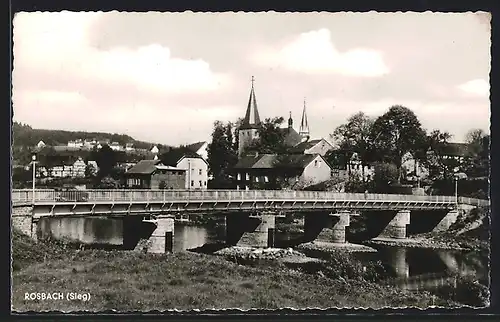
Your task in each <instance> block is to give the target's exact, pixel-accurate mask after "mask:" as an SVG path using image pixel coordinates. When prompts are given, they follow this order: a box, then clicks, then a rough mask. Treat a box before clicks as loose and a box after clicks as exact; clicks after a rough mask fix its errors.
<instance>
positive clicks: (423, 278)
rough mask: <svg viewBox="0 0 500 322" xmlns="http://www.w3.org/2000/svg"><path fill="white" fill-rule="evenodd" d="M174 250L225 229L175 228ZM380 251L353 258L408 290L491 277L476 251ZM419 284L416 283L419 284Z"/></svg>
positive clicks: (213, 238) (216, 238) (212, 238)
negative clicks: (453, 277)
mask: <svg viewBox="0 0 500 322" xmlns="http://www.w3.org/2000/svg"><path fill="white" fill-rule="evenodd" d="M293 238H297V236H295V234H287V233H286V234H277V235H276V241H280V242H283V241H287V240H290V239H293ZM174 239H175V240H174V251H176V252H179V251H185V250H188V249H192V248H196V247H200V246H203V245H204V244H207V243H217V242H221V241H223V240H224V228H223V227H220V228H218V229H215V228H207V227H200V226H186V225H182V224H176V225H175V234H174ZM373 247H374V248H376V249H377V252H373V253H354V254H353V256H354V257H353V259H354V260H359V261H361V262H364V263H369V262H373V261H381V262H382V264H383V265H384V266H385V267H386V270H387V272H388V277H395V278H397V279H398V280H399V281H401V286H403V287H406V288H410V289H412V288H415V287H416V288H426V287H428V286H430V287H432V286H433V285H439V284H440V283H446V282H449V279H450V277H449V274H448V273H454V274H458V275H460V276H474V277H475V278H476V279H478V280H480V281H485V280H486V279H487V277H488V271H487V270H488V264H487V261H488V259H487V257H486V256H483V255H480V254H478V253H476V252H472V253H471V252H469V253H464V252H463V251H457V250H434V249H426V248H403V247H390V246H381V245H377V246H373ZM415 283H416V284H415ZM485 283H486V282H485Z"/></svg>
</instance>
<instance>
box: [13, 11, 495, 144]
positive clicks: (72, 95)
mask: <svg viewBox="0 0 500 322" xmlns="http://www.w3.org/2000/svg"><path fill="white" fill-rule="evenodd" d="M13 35H14V36H13V37H14V47H13V54H14V66H13V74H12V83H13V88H12V91H13V98H12V101H13V113H14V114H13V120H14V121H18V122H22V123H27V124H29V125H31V126H32V127H34V128H44V129H61V130H83V131H102V132H111V133H120V134H128V135H131V136H132V137H134V138H135V139H138V140H144V141H149V142H155V143H162V144H171V145H177V144H186V143H192V142H197V141H209V140H210V135H211V132H212V129H213V123H214V121H216V120H221V121H235V120H237V119H238V118H240V117H243V116H244V114H245V110H246V105H247V102H248V96H249V91H250V86H251V81H250V80H251V77H252V76H254V77H255V93H256V97H257V105H258V109H259V112H260V117H261V119H265V118H268V117H275V116H283V117H284V118H285V119H286V118H288V115H289V112H291V113H292V117H293V119H294V126H295V128H296V129H297V130H298V127H299V124H300V116H301V113H302V108H303V105H304V100H305V102H306V106H307V114H308V119H309V125H310V132H311V137H313V138H320V137H324V138H328V136H329V134H330V133H332V132H333V130H334V129H335V128H336V127H337V126H339V125H341V124H343V123H345V121H346V119H347V118H348V117H349V116H351V115H353V114H355V113H356V112H359V111H362V112H365V113H366V114H367V115H370V116H373V117H378V116H380V115H382V114H383V113H384V112H386V111H387V110H388V109H389V108H390V107H391V106H392V105H395V104H399V105H403V106H406V107H408V108H410V109H411V110H413V111H414V112H415V114H416V115H417V116H418V118H419V120H420V121H421V123H422V126H423V127H424V128H425V129H427V130H429V131H430V130H432V129H440V130H443V131H448V132H450V133H451V134H452V135H453V139H454V140H455V141H458V142H460V141H463V140H464V137H465V134H466V132H467V131H468V130H470V129H472V128H480V129H483V130H484V131H486V132H489V126H490V100H489V90H490V89H489V72H490V16H489V14H487V13H456V14H455V13H430V12H428V13H376V12H369V13H272V12H271V13H191V12H185V13H155V12H149V13H124V12H116V11H115V12H107V13H103V12H98V13H85V12H82V13H79V12H78V13H77V12H68V11H63V12H58V13H45V12H30V13H18V14H16V16H15V17H14V21H13Z"/></svg>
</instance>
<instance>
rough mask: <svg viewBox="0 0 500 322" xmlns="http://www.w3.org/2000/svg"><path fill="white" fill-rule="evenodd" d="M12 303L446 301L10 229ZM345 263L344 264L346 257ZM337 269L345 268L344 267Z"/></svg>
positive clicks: (328, 277)
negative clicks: (78, 245) (53, 240)
mask: <svg viewBox="0 0 500 322" xmlns="http://www.w3.org/2000/svg"><path fill="white" fill-rule="evenodd" d="M13 249H14V252H13V263H14V266H16V267H17V268H16V270H14V272H13V287H12V290H13V295H12V303H13V309H14V310H15V311H38V312H39V311H64V312H68V311H106V310H117V311H149V310H159V311H163V310H169V309H178V310H193V309H200V310H203V309H228V308H239V309H252V308H257V309H279V308H287V307H288V308H302V309H305V308H335V307H337V308H344V307H351V308H352V307H364V308H366V307H369V308H383V307H406V306H410V307H420V308H426V307H428V306H429V305H449V304H450V303H451V302H450V301H445V300H440V299H439V298H437V297H435V296H432V295H431V294H430V293H427V292H421V293H410V292H406V291H400V290H397V289H394V288H391V287H388V286H387V287H386V286H381V285H378V284H376V283H373V282H369V281H366V280H365V279H363V278H350V277H349V276H344V277H345V278H340V277H341V276H339V274H338V272H334V268H330V270H326V269H325V274H317V273H311V272H309V273H308V272H306V270H301V269H290V268H288V267H286V266H284V265H280V264H275V265H273V266H272V267H248V266H242V265H238V264H236V263H232V262H228V261H226V260H224V259H223V258H219V257H216V256H210V255H202V254H193V253H177V254H170V255H152V254H142V253H135V252H125V251H102V250H81V251H77V250H71V249H68V248H64V247H62V246H61V245H59V244H43V243H38V244H33V243H32V242H31V241H30V240H29V239H27V237H24V236H22V235H21V234H20V233H18V232H14V235H13ZM344 266H345V264H344ZM342 270H343V271H348V270H349V269H348V268H346V267H343V268H342ZM26 292H63V293H65V292H79V293H89V294H90V296H91V299H90V301H87V302H82V301H66V300H60V301H36V300H35V301H28V300H24V294H25V293H26Z"/></svg>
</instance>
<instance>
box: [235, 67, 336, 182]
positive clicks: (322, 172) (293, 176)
mask: <svg viewBox="0 0 500 322" xmlns="http://www.w3.org/2000/svg"><path fill="white" fill-rule="evenodd" d="M260 126H261V119H260V115H259V110H258V108H257V99H256V95H255V88H254V78H253V77H252V87H251V89H250V97H249V99H248V105H247V109H246V113H245V117H244V119H243V122H242V124H241V126H240V128H239V130H238V163H237V164H236V165H235V166H234V168H233V172H234V175H235V185H236V189H246V190H249V189H277V188H280V187H282V186H283V185H285V186H289V187H292V188H293V187H294V186H297V185H300V186H303V187H305V186H307V185H313V184H317V183H320V182H323V181H327V180H329V179H330V178H331V172H332V169H331V167H330V165H329V164H328V162H326V160H325V159H324V155H325V154H326V153H327V152H328V151H329V150H330V149H332V148H333V147H332V145H331V144H330V143H329V142H328V141H326V140H325V139H316V140H311V139H310V133H309V124H308V120H307V114H306V103H305V100H304V106H303V110H302V119H301V123H300V127H299V131H298V132H297V131H296V130H295V129H294V127H293V119H292V113H291V112H290V114H289V118H288V126H287V127H286V128H281V129H280V130H281V131H283V132H284V133H283V134H284V142H285V145H286V146H288V147H289V152H288V154H287V155H277V154H260V155H259V154H258V153H255V152H253V153H246V152H245V149H246V148H247V147H248V146H249V145H250V144H251V143H252V141H253V140H258V139H259V128H260ZM283 181H286V182H287V183H286V184H284V183H283Z"/></svg>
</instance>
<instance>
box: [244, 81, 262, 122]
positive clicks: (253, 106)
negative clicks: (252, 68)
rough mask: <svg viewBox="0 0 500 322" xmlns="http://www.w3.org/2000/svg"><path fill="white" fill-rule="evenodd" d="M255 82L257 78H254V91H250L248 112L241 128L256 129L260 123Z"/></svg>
mask: <svg viewBox="0 0 500 322" xmlns="http://www.w3.org/2000/svg"><path fill="white" fill-rule="evenodd" d="M254 82H255V78H254V77H253V76H252V89H251V90H250V97H249V99H248V106H247V112H246V114H245V118H244V119H243V123H242V127H241V128H247V129H251V128H256V127H257V126H258V125H259V123H260V116H259V110H258V109H257V99H256V98H255V90H254Z"/></svg>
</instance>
